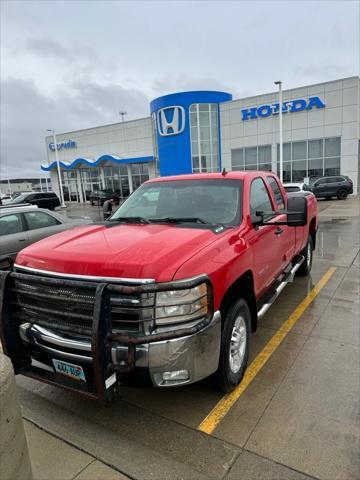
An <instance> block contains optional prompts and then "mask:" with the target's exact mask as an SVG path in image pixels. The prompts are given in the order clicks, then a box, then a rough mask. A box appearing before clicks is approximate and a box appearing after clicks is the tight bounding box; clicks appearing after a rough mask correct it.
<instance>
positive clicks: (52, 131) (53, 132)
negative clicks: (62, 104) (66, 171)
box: [46, 129, 66, 208]
mask: <svg viewBox="0 0 360 480" xmlns="http://www.w3.org/2000/svg"><path fill="white" fill-rule="evenodd" d="M46 131H47V132H51V133H52V134H53V139H54V149H55V158H56V166H57V173H58V179H59V189H60V197H61V198H60V202H61V207H62V208H65V207H66V205H65V202H64V191H63V186H62V181H61V172H60V162H59V152H58V149H57V143H56V134H55V130H54V129H47V130H46Z"/></svg>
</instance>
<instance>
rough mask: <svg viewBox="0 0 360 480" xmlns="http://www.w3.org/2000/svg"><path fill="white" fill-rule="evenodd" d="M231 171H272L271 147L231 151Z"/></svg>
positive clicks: (261, 146) (263, 146)
mask: <svg viewBox="0 0 360 480" xmlns="http://www.w3.org/2000/svg"><path fill="white" fill-rule="evenodd" d="M231 169H232V170H268V171H271V145H260V146H257V147H246V148H236V149H234V150H231Z"/></svg>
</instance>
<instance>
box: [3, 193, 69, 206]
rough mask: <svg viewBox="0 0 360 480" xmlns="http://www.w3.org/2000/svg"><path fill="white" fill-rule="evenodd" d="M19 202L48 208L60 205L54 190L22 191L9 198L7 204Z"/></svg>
mask: <svg viewBox="0 0 360 480" xmlns="http://www.w3.org/2000/svg"><path fill="white" fill-rule="evenodd" d="M19 203H30V204H31V205H37V206H38V207H39V208H47V209H49V210H55V208H56V207H60V200H59V198H58V196H57V195H56V193H54V192H28V193H22V194H21V195H19V196H18V197H16V198H14V199H13V200H11V202H9V203H8V205H17V204H19Z"/></svg>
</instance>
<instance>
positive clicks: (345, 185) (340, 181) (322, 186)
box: [308, 175, 353, 200]
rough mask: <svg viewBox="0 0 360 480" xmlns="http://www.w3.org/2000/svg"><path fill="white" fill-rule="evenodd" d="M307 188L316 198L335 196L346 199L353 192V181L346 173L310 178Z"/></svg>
mask: <svg viewBox="0 0 360 480" xmlns="http://www.w3.org/2000/svg"><path fill="white" fill-rule="evenodd" d="M308 190H309V191H310V192H312V193H313V194H314V195H315V196H316V197H318V198H327V199H329V198H331V197H337V198H338V199H339V200H346V198H347V196H348V195H350V194H351V193H353V182H352V180H351V179H350V178H349V177H347V176H346V175H336V176H335V175H334V176H331V177H321V178H316V179H310V184H309V186H308Z"/></svg>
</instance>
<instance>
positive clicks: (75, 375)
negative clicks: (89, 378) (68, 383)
mask: <svg viewBox="0 0 360 480" xmlns="http://www.w3.org/2000/svg"><path fill="white" fill-rule="evenodd" d="M53 364H54V368H55V372H58V373H61V374H62V375H65V376H66V377H69V378H72V379H73V380H79V381H80V382H86V379H85V373H84V370H83V368H82V367H80V366H79V365H74V364H73V363H68V362H63V361H62V360H55V359H54V358H53Z"/></svg>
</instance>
